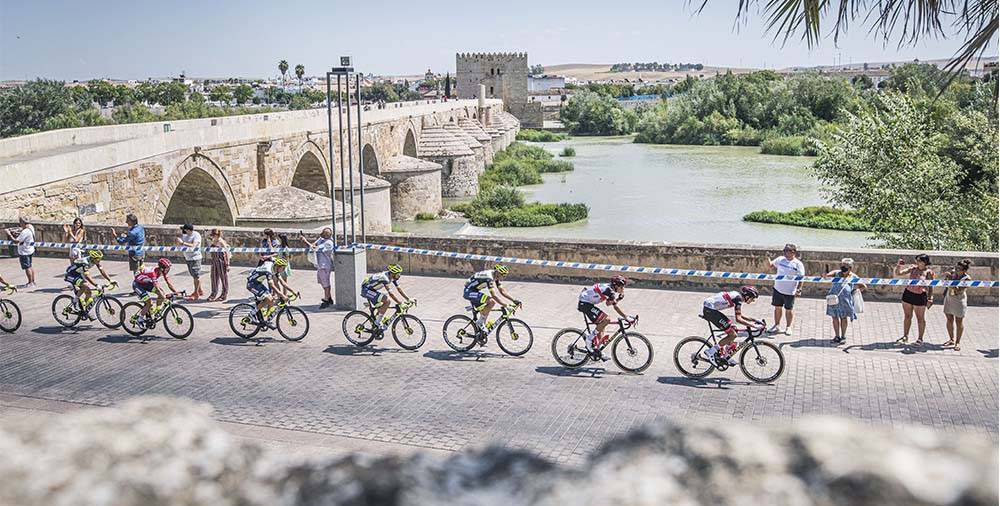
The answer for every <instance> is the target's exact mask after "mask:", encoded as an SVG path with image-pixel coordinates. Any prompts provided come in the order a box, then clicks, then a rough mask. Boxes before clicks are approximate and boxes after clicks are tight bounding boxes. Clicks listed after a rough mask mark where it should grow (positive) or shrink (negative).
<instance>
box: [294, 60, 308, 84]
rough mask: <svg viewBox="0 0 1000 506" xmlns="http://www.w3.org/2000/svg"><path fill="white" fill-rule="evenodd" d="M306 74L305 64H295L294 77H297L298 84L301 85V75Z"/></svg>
mask: <svg viewBox="0 0 1000 506" xmlns="http://www.w3.org/2000/svg"><path fill="white" fill-rule="evenodd" d="M304 75H306V66H305V65H303V64H301V63H300V64H298V65H296V66H295V77H297V78H298V79H299V86H302V76H304Z"/></svg>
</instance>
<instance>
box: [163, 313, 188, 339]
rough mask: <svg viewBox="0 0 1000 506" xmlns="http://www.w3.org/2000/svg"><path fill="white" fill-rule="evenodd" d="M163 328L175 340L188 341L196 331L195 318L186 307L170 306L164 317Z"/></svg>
mask: <svg viewBox="0 0 1000 506" xmlns="http://www.w3.org/2000/svg"><path fill="white" fill-rule="evenodd" d="M163 327H164V328H166V329H167V334H170V335H171V336H173V337H174V339H187V338H188V336H190V335H191V332H192V331H193V330H194V318H193V317H192V316H191V311H188V308H186V307H184V306H176V305H174V306H170V309H168V310H167V313H166V314H165V315H163Z"/></svg>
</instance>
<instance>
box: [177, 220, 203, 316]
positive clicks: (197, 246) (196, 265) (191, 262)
mask: <svg viewBox="0 0 1000 506" xmlns="http://www.w3.org/2000/svg"><path fill="white" fill-rule="evenodd" d="M177 244H178V245H180V246H185V247H188V248H193V249H191V250H188V251H185V252H184V263H186V264H187V268H188V274H190V275H191V279H192V280H194V291H192V292H191V295H189V296H188V298H187V300H198V299H200V298H201V297H202V296H203V295H205V292H203V291H202V289H201V258H202V255H201V234H200V233H198V232H197V231H196V230H195V229H194V225H192V224H190V223H186V224H184V225H181V236H180V237H178V238H177Z"/></svg>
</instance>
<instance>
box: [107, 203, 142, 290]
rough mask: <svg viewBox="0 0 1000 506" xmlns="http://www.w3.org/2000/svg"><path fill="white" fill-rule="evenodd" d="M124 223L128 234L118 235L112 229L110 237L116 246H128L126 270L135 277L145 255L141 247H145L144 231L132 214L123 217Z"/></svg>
mask: <svg viewBox="0 0 1000 506" xmlns="http://www.w3.org/2000/svg"><path fill="white" fill-rule="evenodd" d="M125 223H126V224H127V225H128V232H122V233H121V235H118V234H116V233H115V229H113V228H112V229H111V235H113V236H115V241H117V242H118V244H125V245H127V246H129V250H128V270H130V271H132V275H133V276H135V273H136V271H138V270H139V268H140V267H142V260H143V258H144V257H145V255H146V252H145V251H143V250H142V247H143V246H145V245H146V229H144V228H142V225H139V218H136V217H135V215H134V214H132V213H129V214H128V215H127V216H125Z"/></svg>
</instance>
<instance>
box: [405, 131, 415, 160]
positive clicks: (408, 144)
mask: <svg viewBox="0 0 1000 506" xmlns="http://www.w3.org/2000/svg"><path fill="white" fill-rule="evenodd" d="M403 154H404V155H406V156H412V157H414V158H416V157H417V138H416V137H415V136H414V135H413V129H412V128H408V129H407V130H406V138H405V139H403Z"/></svg>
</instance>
